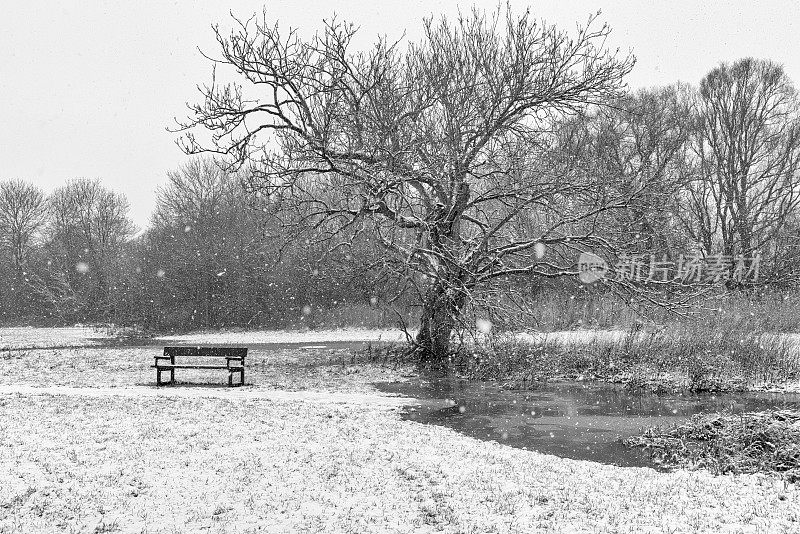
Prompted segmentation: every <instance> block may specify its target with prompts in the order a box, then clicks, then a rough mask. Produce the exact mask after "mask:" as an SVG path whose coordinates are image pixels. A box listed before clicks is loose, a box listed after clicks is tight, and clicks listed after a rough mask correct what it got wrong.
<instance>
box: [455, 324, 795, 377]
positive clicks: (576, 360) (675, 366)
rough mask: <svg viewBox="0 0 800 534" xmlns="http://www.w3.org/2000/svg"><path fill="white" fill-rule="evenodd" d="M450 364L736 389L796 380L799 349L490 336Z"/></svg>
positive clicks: (731, 338)
mask: <svg viewBox="0 0 800 534" xmlns="http://www.w3.org/2000/svg"><path fill="white" fill-rule="evenodd" d="M453 363H454V367H455V369H456V371H457V372H459V373H461V374H463V375H465V376H468V377H470V378H475V379H481V380H486V379H502V380H506V381H510V382H514V383H525V382H529V381H536V380H552V379H564V378H566V379H587V380H588V379H598V380H612V381H618V382H625V383H627V384H628V385H629V386H630V387H632V388H644V389H664V390H671V391H672V390H689V391H724V390H744V389H748V388H753V387H759V388H763V387H770V386H781V385H786V384H790V383H794V382H795V381H797V380H798V379H800V344H798V342H797V340H796V339H793V338H791V337H789V336H786V335H780V334H769V333H767V334H763V333H762V334H757V333H754V332H740V331H738V330H736V329H735V328H725V329H722V328H709V327H708V326H707V325H704V324H695V325H676V326H673V327H670V328H666V329H662V330H657V331H650V332H638V331H636V330H631V331H629V332H628V333H627V334H624V335H618V336H588V335H587V336H586V338H585V339H575V340H571V341H570V340H569V339H567V340H564V339H561V338H559V337H558V336H553V337H544V338H529V339H519V338H518V337H497V338H494V339H491V340H489V341H488V342H487V343H483V344H479V345H475V346H471V347H469V348H468V350H463V351H461V352H460V353H459V354H458V355H457V356H456V357H455V358H454V360H453Z"/></svg>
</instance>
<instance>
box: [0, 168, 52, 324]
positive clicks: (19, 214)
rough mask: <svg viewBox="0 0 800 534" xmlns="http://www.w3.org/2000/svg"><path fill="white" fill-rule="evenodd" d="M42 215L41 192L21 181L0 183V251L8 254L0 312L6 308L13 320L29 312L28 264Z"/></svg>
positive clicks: (42, 222)
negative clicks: (8, 262) (8, 261)
mask: <svg viewBox="0 0 800 534" xmlns="http://www.w3.org/2000/svg"><path fill="white" fill-rule="evenodd" d="M45 215H46V205H45V200H44V193H42V191H41V189H39V188H38V187H36V186H34V185H31V184H28V183H26V182H23V181H22V180H7V181H4V182H0V249H4V250H5V251H6V252H7V253H8V259H9V260H10V265H9V267H10V269H8V272H7V274H6V276H4V277H3V280H2V282H0V288H2V293H3V294H5V295H7V297H6V298H4V299H3V302H2V303H0V308H2V307H4V306H7V307H8V308H9V310H8V312H9V313H10V314H12V315H14V316H15V317H20V316H22V315H24V314H26V313H28V312H29V311H30V310H29V307H30V305H31V304H32V303H31V302H29V300H30V298H29V297H31V295H30V294H29V293H30V292H29V291H28V289H29V288H28V286H27V283H26V280H27V279H28V273H27V269H28V266H27V264H28V258H29V255H30V253H31V250H32V248H33V245H34V239H35V237H36V235H37V234H38V233H39V231H40V230H41V229H42V226H43V224H44V221H45ZM0 263H2V261H0ZM0 269H2V266H0Z"/></svg>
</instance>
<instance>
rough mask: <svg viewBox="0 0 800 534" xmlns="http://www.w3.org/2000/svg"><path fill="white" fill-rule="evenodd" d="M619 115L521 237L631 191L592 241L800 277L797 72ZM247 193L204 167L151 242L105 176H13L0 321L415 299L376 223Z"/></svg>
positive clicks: (6, 211)
mask: <svg viewBox="0 0 800 534" xmlns="http://www.w3.org/2000/svg"><path fill="white" fill-rule="evenodd" d="M609 104H610V105H609V106H604V107H599V108H592V109H590V110H589V111H587V112H583V113H579V114H573V115H571V116H569V117H567V118H562V119H559V120H558V121H557V122H554V123H553V124H554V127H553V128H552V129H551V130H548V131H547V132H545V133H543V134H541V135H540V136H539V137H538V138H537V139H538V141H537V142H538V143H539V145H538V147H537V151H536V154H537V156H536V157H537V158H539V159H538V160H536V161H531V163H530V165H529V166H528V167H530V169H542V170H543V171H544V170H546V169H559V170H562V169H563V173H564V175H565V176H569V177H570V178H569V179H570V180H572V181H573V182H574V183H575V192H574V194H573V195H572V196H570V197H569V198H566V197H565V198H563V199H552V202H550V203H549V205H551V206H552V205H558V206H561V208H560V210H561V211H560V212H559V213H552V212H548V211H547V210H546V209H541V208H532V209H530V210H529V211H528V212H527V213H526V216H525V217H523V218H521V219H520V220H519V221H518V222H515V224H517V225H519V228H518V229H517V230H515V231H518V232H519V233H520V234H525V235H535V234H536V229H546V228H547V227H548V226H549V225H550V224H552V223H553V221H563V220H564V219H565V218H567V219H568V218H569V209H570V202H580V199H581V196H580V193H581V187H584V188H586V189H587V190H589V189H590V188H591V190H592V191H593V192H595V191H597V190H598V187H599V186H598V184H600V186H602V187H606V188H607V189H608V188H621V189H625V188H629V189H630V190H631V191H633V192H635V193H632V194H630V195H626V194H615V192H614V191H610V190H609V191H608V193H609V196H612V197H613V196H618V197H620V198H628V199H629V201H628V202H626V203H625V204H624V205H620V206H618V207H616V209H614V210H611V211H608V212H607V213H605V214H604V215H603V217H602V218H600V219H598V220H599V222H600V223H602V225H603V228H600V229H598V228H593V229H592V231H594V232H598V233H599V234H600V235H601V236H603V235H605V236H608V240H609V241H613V242H615V243H623V244H624V245H625V250H627V251H629V252H630V253H631V254H647V255H649V254H652V255H654V257H662V256H668V257H670V258H674V257H675V256H676V255H677V254H688V253H698V254H700V255H702V256H705V257H711V256H713V255H717V254H721V255H725V256H728V257H731V258H732V257H736V256H748V257H752V256H754V255H755V254H759V255H760V256H761V258H762V259H761V267H760V274H761V276H760V278H759V283H761V284H773V285H775V284H778V285H781V286H786V285H795V284H796V283H797V280H798V277H799V275H800V261H798V260H800V103H799V101H798V97H797V93H796V90H795V88H794V86H793V84H792V82H791V80H790V79H789V78H788V77H787V76H786V74H785V72H784V71H783V69H782V67H781V66H779V65H777V64H775V63H772V62H770V61H762V60H753V59H745V60H741V61H738V62H736V63H734V64H730V65H729V64H722V65H720V66H719V67H717V68H715V69H713V70H712V71H711V72H710V73H709V74H708V75H707V76H706V77H704V78H703V80H702V81H701V83H700V85H699V87H693V86H689V85H678V84H676V85H673V86H669V87H661V88H654V89H648V90H640V91H638V92H635V93H632V94H629V95H627V96H625V97H623V98H622V99H620V100H618V101H614V102H609ZM549 120H552V117H551V118H549ZM520 157H523V158H524V157H526V156H524V155H522V156H520ZM559 172H561V171H559ZM581 176H583V177H585V179H584V180H583V181H581V178H580V177H581ZM576 177H577V178H576ZM612 178H613V179H612ZM492 179H494V180H497V178H496V177H492ZM247 182H248V174H247V172H246V170H242V171H240V172H238V173H231V172H226V171H223V170H222V169H221V168H220V166H218V165H217V164H216V163H215V162H214V161H212V160H211V159H194V160H191V161H189V162H188V163H187V164H186V165H185V166H184V167H182V168H181V169H178V170H176V171H174V172H171V173H169V174H168V177H167V181H166V184H165V185H164V186H163V187H162V188H161V189H160V190H159V191H158V198H157V207H156V210H155V213H154V214H153V215H152V218H151V221H150V224H149V226H148V227H147V228H146V229H145V230H144V231H143V232H139V233H137V230H136V229H135V228H134V226H133V224H132V223H131V221H130V219H129V216H128V203H127V201H126V200H125V197H124V196H123V195H121V194H118V193H115V192H113V191H109V190H108V189H107V188H105V187H104V186H103V185H102V184H101V183H100V182H99V181H91V180H85V179H76V180H71V181H68V182H67V183H65V185H63V186H62V187H60V188H58V189H56V190H55V191H53V192H52V194H50V195H47V196H46V195H45V194H44V193H43V192H42V191H41V190H40V189H39V188H38V187H36V186H35V185H33V184H30V183H26V182H24V181H20V180H6V181H3V182H0V246H1V247H2V251H0V295H2V298H0V320H2V321H3V322H6V323H10V322H19V321H49V322H76V321H102V322H113V323H117V324H139V325H144V326H147V327H152V328H185V327H198V326H220V325H276V324H290V323H297V322H300V321H313V319H314V317H315V314H317V313H318V311H319V310H320V309H325V308H336V307H342V306H346V305H350V304H356V305H363V306H374V305H375V304H376V302H377V303H381V302H384V301H386V300H388V299H391V298H393V297H395V296H396V295H397V294H398V293H402V291H401V290H402V287H399V286H397V284H398V283H400V282H399V281H398V280H394V279H392V278H391V276H390V275H387V273H386V271H384V270H383V269H382V266H383V262H384V260H385V257H384V253H383V251H382V250H381V248H380V246H379V242H380V241H379V240H377V239H375V238H374V236H373V235H370V233H369V232H368V231H366V230H367V229H368V228H369V225H359V226H353V230H352V231H349V232H344V233H341V234H337V236H339V237H340V238H339V239H338V241H334V242H332V241H331V240H330V239H317V237H320V236H322V237H325V236H323V234H324V233H325V232H327V231H329V228H326V226H325V225H320V226H319V227H316V226H306V227H303V228H295V227H293V226H292V225H293V221H296V220H301V221H308V220H313V217H298V218H297V219H294V220H293V219H292V218H291V216H290V217H289V218H287V215H286V214H287V210H285V209H284V210H275V209H273V208H274V207H275V206H276V203H278V202H279V199H278V198H270V197H268V196H259V194H258V191H248V188H247V187H244V185H245V184H247ZM532 183H535V181H533V182H532ZM582 184H583V185H582ZM603 184H605V185H603ZM303 187H307V188H309V189H310V190H312V191H311V193H312V194H309V197H310V198H314V199H315V200H314V202H313V203H309V204H308V205H298V206H297V210H304V209H308V210H313V209H321V206H322V207H324V206H325V205H326V204H325V202H326V201H325V199H326V198H328V197H327V196H326V195H333V194H334V193H332V192H328V191H313V189H314V188H315V184H314V180H313V177H309V180H308V181H307V183H304V184H303ZM498 202H502V199H500V200H499V201H498ZM284 207H285V206H284ZM576 207H577V206H576ZM585 208H586V207H585V206H581V209H584V210H585ZM289 235H292V236H295V237H299V238H298V239H293V240H291V241H288V242H287V240H286V239H285V237H287V236H289ZM395 272H397V269H396V268H395ZM511 283H512V284H517V285H518V286H520V285H521V286H520V287H521V288H523V289H525V291H517V292H516V293H515V294H517V295H529V296H530V298H531V299H533V298H535V297H534V294H535V288H531V287H530V286H531V284H540V285H545V284H547V285H550V286H553V285H556V286H558V285H559V284H562V285H563V284H572V283H575V282H574V280H572V279H570V280H569V281H562V282H556V283H553V282H550V281H546V280H545V281H541V280H539V281H537V280H534V279H531V278H526V279H525V280H517V281H512V282H511ZM506 289H508V288H506ZM405 298H406V301H405V304H409V303H413V302H414V301H415V299H416V298H417V296H416V295H413V294H408V295H407V296H406V297H405Z"/></svg>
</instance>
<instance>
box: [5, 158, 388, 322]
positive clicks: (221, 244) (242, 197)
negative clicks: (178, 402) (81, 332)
mask: <svg viewBox="0 0 800 534" xmlns="http://www.w3.org/2000/svg"><path fill="white" fill-rule="evenodd" d="M275 231H276V227H275V225H274V220H273V219H272V218H271V217H270V215H269V213H267V212H265V207H264V206H263V205H262V204H261V203H259V202H258V201H257V199H254V198H252V197H250V196H249V195H247V194H246V193H245V191H244V189H243V188H242V187H241V181H240V177H239V176H237V175H234V174H229V173H226V172H223V171H222V170H221V169H220V168H219V167H218V166H217V165H215V164H214V163H213V162H212V161H211V160H206V159H198V160H194V161H191V162H189V163H188V164H187V165H186V166H184V167H183V168H181V169H180V170H177V171H175V172H171V173H169V174H168V177H167V183H166V184H165V186H164V187H162V188H161V189H160V191H159V192H158V204H157V207H156V210H155V213H154V214H153V216H152V218H151V222H150V225H149V227H148V228H147V229H146V231H145V232H142V233H140V234H139V235H136V229H135V228H134V225H133V224H132V223H131V221H130V219H129V216H128V203H127V201H126V200H125V198H124V196H122V195H120V194H118V193H115V192H113V191H110V190H108V189H107V188H105V187H104V186H103V185H102V184H101V183H100V182H99V181H97V180H86V179H76V180H71V181H69V182H67V183H66V184H65V185H64V186H63V187H60V188H58V189H56V190H55V191H53V193H52V194H50V195H49V196H45V195H44V193H43V192H42V190H41V189H39V188H38V187H36V186H35V185H33V184H29V183H26V182H23V181H19V180H9V181H4V182H0V235H1V236H2V237H3V240H2V242H0V274H2V278H1V279H0V295H2V298H0V320H2V321H4V322H19V321H37V322H51V323H63V322H77V321H80V322H86V321H91V322H113V323H118V324H138V325H145V326H148V327H154V328H165V327H166V328H175V327H190V326H205V325H216V326H218V325H226V324H227V325H230V324H239V325H245V324H273V325H274V324H276V323H277V324H286V323H291V322H299V320H300V319H301V318H302V317H304V313H303V309H304V308H306V313H305V315H308V314H309V313H313V312H314V311H315V310H316V309H317V308H318V307H320V306H322V307H325V306H326V305H327V306H335V305H337V304H341V303H347V302H362V303H363V302H367V303H369V302H370V299H371V297H372V295H373V288H372V286H374V284H370V283H369V279H368V278H365V277H363V276H358V273H357V272H356V270H353V269H355V268H357V266H358V262H357V261H355V262H354V261H351V262H347V263H348V264H349V267H350V268H349V269H348V270H347V271H343V270H342V269H341V266H342V265H344V264H345V260H344V258H337V257H334V256H328V257H322V255H321V254H319V253H318V251H316V250H314V248H313V247H310V246H298V247H294V248H292V249H291V250H281V249H280V243H279V242H278V241H277V240H276V239H275ZM303 245H304V244H303ZM361 259H362V260H363V256H362V258H361Z"/></svg>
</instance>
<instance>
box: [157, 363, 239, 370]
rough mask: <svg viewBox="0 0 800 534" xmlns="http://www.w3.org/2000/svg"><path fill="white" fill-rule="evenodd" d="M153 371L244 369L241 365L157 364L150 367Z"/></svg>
mask: <svg viewBox="0 0 800 534" xmlns="http://www.w3.org/2000/svg"><path fill="white" fill-rule="evenodd" d="M150 367H152V368H153V369H230V370H232V371H239V370H241V369H244V367H242V366H241V365H230V366H228V365H197V364H189V365H184V364H182V363H180V364H175V365H172V364H170V363H165V364H159V365H151V366H150Z"/></svg>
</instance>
